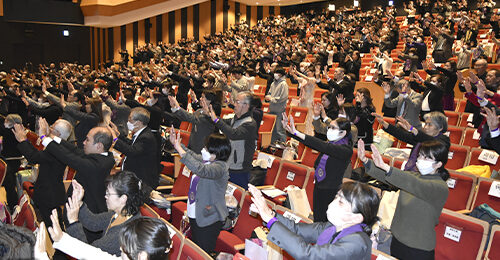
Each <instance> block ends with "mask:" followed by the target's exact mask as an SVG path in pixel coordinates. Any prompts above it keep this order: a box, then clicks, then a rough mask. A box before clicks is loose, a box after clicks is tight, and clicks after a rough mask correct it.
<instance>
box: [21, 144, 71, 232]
mask: <svg viewBox="0 0 500 260" xmlns="http://www.w3.org/2000/svg"><path fill="white" fill-rule="evenodd" d="M17 149H18V150H19V151H20V152H21V153H22V154H23V155H24V157H25V158H26V160H28V162H30V163H31V164H40V166H39V168H38V179H37V180H36V182H35V186H34V188H35V191H34V192H33V200H34V202H35V206H36V207H37V208H38V209H39V210H40V213H41V215H42V219H43V221H45V224H46V225H48V226H50V225H51V223H52V221H51V220H50V215H51V214H52V212H51V211H52V209H54V208H59V207H60V206H61V205H64V203H65V202H66V198H65V196H64V195H65V193H66V191H65V190H64V184H63V176H64V170H65V168H66V165H64V164H63V163H61V162H60V161H59V160H57V159H56V158H55V157H54V156H53V155H52V154H50V153H49V152H47V151H45V150H44V151H38V150H37V149H35V147H33V145H32V144H31V143H30V142H29V141H28V140H26V141H24V142H21V143H19V144H18V145H17Z"/></svg>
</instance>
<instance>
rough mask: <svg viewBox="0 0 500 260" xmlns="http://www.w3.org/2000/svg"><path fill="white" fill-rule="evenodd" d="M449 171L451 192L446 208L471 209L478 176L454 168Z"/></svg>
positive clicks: (449, 189)
mask: <svg viewBox="0 0 500 260" xmlns="http://www.w3.org/2000/svg"><path fill="white" fill-rule="evenodd" d="M449 173H450V179H449V180H448V191H449V193H448V199H447V200H446V204H445V205H444V208H446V209H449V210H453V211H459V210H466V209H469V207H470V205H471V204H472V199H473V197H474V191H475V188H476V184H477V176H475V175H472V174H467V173H462V172H457V171H452V170H450V171H449Z"/></svg>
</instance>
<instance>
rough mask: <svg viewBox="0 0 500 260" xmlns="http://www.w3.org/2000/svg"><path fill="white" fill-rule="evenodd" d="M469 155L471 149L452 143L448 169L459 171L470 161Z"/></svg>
mask: <svg viewBox="0 0 500 260" xmlns="http://www.w3.org/2000/svg"><path fill="white" fill-rule="evenodd" d="M469 153H470V147H468V146H463V145H457V144H453V143H452V144H451V146H450V151H449V153H448V162H447V163H446V166H445V167H446V169H451V170H457V169H461V168H463V167H465V166H466V165H467V160H468V159H469Z"/></svg>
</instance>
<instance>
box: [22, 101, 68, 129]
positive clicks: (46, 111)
mask: <svg viewBox="0 0 500 260" xmlns="http://www.w3.org/2000/svg"><path fill="white" fill-rule="evenodd" d="M29 108H30V111H31V113H33V114H35V115H37V116H40V117H43V118H45V119H46V120H47V123H49V125H52V124H53V123H54V122H55V121H56V120H57V119H59V117H60V116H62V109H61V108H60V107H58V106H57V105H55V104H51V105H50V106H48V107H44V108H37V107H35V106H30V107H29Z"/></svg>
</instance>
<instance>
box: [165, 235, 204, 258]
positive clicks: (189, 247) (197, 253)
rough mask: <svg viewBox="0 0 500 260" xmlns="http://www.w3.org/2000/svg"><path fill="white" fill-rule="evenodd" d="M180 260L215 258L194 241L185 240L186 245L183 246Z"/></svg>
mask: <svg viewBox="0 0 500 260" xmlns="http://www.w3.org/2000/svg"><path fill="white" fill-rule="evenodd" d="M170 259H172V258H170ZM179 259H191V260H211V259H213V258H211V257H210V255H208V254H207V253H206V252H205V251H203V249H201V248H200V247H199V246H198V245H196V244H195V243H194V242H193V241H191V240H189V239H187V238H184V245H183V246H182V250H181V254H180V258H179Z"/></svg>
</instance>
